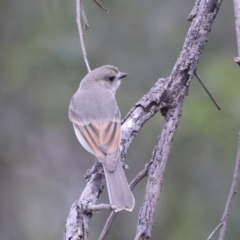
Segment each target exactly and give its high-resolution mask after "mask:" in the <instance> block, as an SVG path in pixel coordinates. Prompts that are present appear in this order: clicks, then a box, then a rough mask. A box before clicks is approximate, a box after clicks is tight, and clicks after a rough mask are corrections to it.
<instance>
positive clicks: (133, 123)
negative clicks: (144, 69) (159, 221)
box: [64, 0, 222, 240]
mask: <svg viewBox="0 0 240 240" xmlns="http://www.w3.org/2000/svg"><path fill="white" fill-rule="evenodd" d="M77 1H79V0H77ZM197 1H198V2H199V5H198V11H197V13H196V16H195V17H194V18H193V19H192V23H191V26H190V28H189V30H188V33H187V36H186V40H185V42H184V45H183V48H182V51H181V53H180V56H179V58H178V60H177V62H176V64H175V66H174V68H173V70H172V73H171V75H170V77H169V78H167V79H163V78H161V79H159V80H158V81H157V82H156V84H155V85H154V86H153V87H152V88H151V90H150V91H149V92H148V93H147V94H146V95H144V96H143V97H142V99H141V100H140V101H139V102H137V103H136V104H135V106H134V107H133V108H132V109H131V110H130V111H129V113H128V114H127V116H126V117H125V118H124V119H123V121H122V141H121V146H122V151H121V159H122V160H123V161H124V160H125V158H126V153H127V149H128V147H129V145H130V144H131V142H132V140H133V139H134V138H135V137H136V135H137V134H138V133H139V131H140V130H141V128H142V126H143V125H144V124H145V123H146V122H147V121H148V120H149V119H150V118H151V117H152V116H154V115H155V114H156V113H157V112H159V111H161V113H162V114H163V115H165V114H167V118H168V117H169V114H170V112H172V113H176V112H175V111H177V109H179V108H178V107H176V106H174V104H175V103H176V99H178V100H179V101H180V99H179V96H182V95H181V93H183V91H184V93H185V92H186V86H187V87H188V86H189V84H190V82H191V80H192V78H193V74H194V71H195V69H196V67H197V64H198V62H199V59H200V55H201V53H202V51H203V47H204V45H205V43H206V42H207V36H208V33H209V31H210V28H211V26H212V23H213V20H214V19H215V17H216V15H217V12H218V9H219V7H220V4H221V2H222V0H218V1H217V3H216V4H214V7H212V8H211V9H210V8H209V7H208V6H206V0H201V1H199V0H197ZM212 1H213V0H212ZM214 1H215V0H214ZM196 29H198V31H196ZM182 98H184V97H183V96H182ZM179 104H180V105H181V104H182V102H181V101H180V102H179ZM104 187H105V177H104V174H103V169H102V166H101V164H99V163H98V162H96V163H95V164H94V165H93V167H92V169H91V171H90V173H89V174H88V178H87V185H86V187H85V189H84V191H83V193H82V195H81V197H80V200H79V201H80V202H81V203H82V204H96V203H97V200H98V198H99V195H100V193H101V192H102V190H103V188H104ZM93 214H94V213H93V212H90V213H89V212H88V213H86V212H84V211H83V210H81V209H79V208H77V207H75V208H74V207H72V208H71V209H70V213H69V216H68V218H67V221H66V225H65V236H64V239H65V240H73V239H74V240H80V239H81V240H86V239H87V238H88V233H89V226H88V224H89V221H90V219H91V217H92V215H93ZM149 230H150V228H149ZM149 233H150V231H148V234H149ZM76 234H77V235H76ZM75 236H77V238H76V237H75Z"/></svg>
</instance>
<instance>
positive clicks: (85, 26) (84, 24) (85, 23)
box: [80, 0, 89, 30]
mask: <svg viewBox="0 0 240 240" xmlns="http://www.w3.org/2000/svg"><path fill="white" fill-rule="evenodd" d="M81 1H82V0H81ZM80 3H81V2H80ZM81 14H82V15H81V16H82V20H83V26H84V30H87V29H88V28H89V23H88V20H87V16H86V14H85V11H84V7H83V4H82V5H81Z"/></svg>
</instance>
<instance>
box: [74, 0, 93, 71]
mask: <svg viewBox="0 0 240 240" xmlns="http://www.w3.org/2000/svg"><path fill="white" fill-rule="evenodd" d="M83 11H84V10H83V6H82V0H76V15H77V25H78V32H79V37H80V43H81V48H82V54H83V59H84V61H85V64H86V66H87V70H88V72H91V69H90V66H89V63H88V59H87V52H86V49H85V45H84V40H83V31H82V24H81V13H82V12H83ZM85 17H86V16H85Z"/></svg>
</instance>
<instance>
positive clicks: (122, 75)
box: [118, 72, 128, 79]
mask: <svg viewBox="0 0 240 240" xmlns="http://www.w3.org/2000/svg"><path fill="white" fill-rule="evenodd" d="M127 76H128V74H127V73H125V72H121V73H120V76H119V77H118V79H122V78H125V77H127Z"/></svg>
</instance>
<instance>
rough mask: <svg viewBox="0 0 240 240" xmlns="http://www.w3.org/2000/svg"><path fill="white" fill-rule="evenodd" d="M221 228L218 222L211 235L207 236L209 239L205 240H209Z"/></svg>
mask: <svg viewBox="0 0 240 240" xmlns="http://www.w3.org/2000/svg"><path fill="white" fill-rule="evenodd" d="M221 226H222V222H220V223H219V224H218V225H217V226H216V227H215V228H214V229H213V231H212V232H211V234H210V235H209V237H208V238H207V240H211V239H212V237H213V235H214V234H215V232H216V231H217V230H218V229H219V228H220V227H221Z"/></svg>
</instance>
